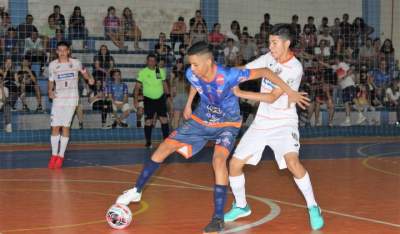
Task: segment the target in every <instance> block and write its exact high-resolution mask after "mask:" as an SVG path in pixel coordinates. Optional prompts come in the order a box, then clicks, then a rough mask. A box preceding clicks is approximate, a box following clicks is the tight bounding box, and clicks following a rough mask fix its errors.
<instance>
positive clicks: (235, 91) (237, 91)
mask: <svg viewBox="0 0 400 234" xmlns="http://www.w3.org/2000/svg"><path fill="white" fill-rule="evenodd" d="M241 91H242V90H240V88H239V86H235V87H233V88H232V92H233V94H235V96H237V97H240V96H239V95H240V92H241Z"/></svg>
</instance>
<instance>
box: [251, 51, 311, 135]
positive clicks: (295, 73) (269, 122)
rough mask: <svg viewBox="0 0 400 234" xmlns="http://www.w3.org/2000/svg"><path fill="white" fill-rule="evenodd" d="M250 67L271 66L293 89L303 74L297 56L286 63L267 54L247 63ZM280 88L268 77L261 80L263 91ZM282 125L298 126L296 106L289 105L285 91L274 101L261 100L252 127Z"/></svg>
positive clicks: (297, 85) (261, 127)
mask: <svg viewBox="0 0 400 234" xmlns="http://www.w3.org/2000/svg"><path fill="white" fill-rule="evenodd" d="M246 68H248V69H254V68H269V69H271V70H272V71H273V72H274V73H275V74H276V75H278V76H279V77H280V78H281V79H282V80H283V81H285V82H286V84H288V85H289V86H290V87H291V88H292V89H293V90H296V91H297V90H298V89H299V86H300V82H301V78H302V76H303V67H302V65H301V63H300V61H299V60H297V58H296V57H294V56H292V57H291V58H290V59H289V60H287V61H286V62H285V63H278V62H277V61H276V60H275V59H274V58H273V57H272V55H271V53H268V54H265V55H262V56H260V57H259V58H257V59H256V60H254V61H252V62H250V63H248V64H247V65H246ZM275 88H279V87H278V86H277V85H275V84H274V83H272V82H271V81H269V80H268V79H266V78H263V79H262V82H261V93H270V92H272V90H273V89H275ZM281 126H296V127H297V126H298V116H297V111H296V106H295V105H294V104H292V105H291V106H290V107H289V106H288V96H287V94H286V93H283V94H282V95H281V96H280V97H279V98H278V99H277V100H276V101H275V102H274V103H266V102H260V105H259V107H258V110H257V115H256V117H255V119H254V122H253V124H252V126H251V127H254V128H257V129H271V128H276V127H281Z"/></svg>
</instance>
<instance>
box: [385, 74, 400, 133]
mask: <svg viewBox="0 0 400 234" xmlns="http://www.w3.org/2000/svg"><path fill="white" fill-rule="evenodd" d="M386 99H387V103H386V105H387V106H388V107H389V108H390V109H391V110H394V111H396V123H395V125H396V126H397V127H400V83H399V80H393V81H392V82H391V83H390V86H389V87H388V88H387V89H386Z"/></svg>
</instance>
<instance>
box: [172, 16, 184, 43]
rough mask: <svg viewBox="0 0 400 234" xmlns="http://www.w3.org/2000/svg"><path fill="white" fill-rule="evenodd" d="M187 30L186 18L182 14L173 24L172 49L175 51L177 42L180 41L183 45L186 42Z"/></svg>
mask: <svg viewBox="0 0 400 234" xmlns="http://www.w3.org/2000/svg"><path fill="white" fill-rule="evenodd" d="M186 32H187V29H186V23H185V18H183V17H182V16H179V17H178V21H176V22H174V23H173V24H172V29H171V33H170V34H169V37H170V39H171V46H172V51H175V44H176V43H177V42H179V43H180V44H181V45H182V44H183V43H184V40H185V34H186Z"/></svg>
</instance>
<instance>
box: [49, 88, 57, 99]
mask: <svg viewBox="0 0 400 234" xmlns="http://www.w3.org/2000/svg"><path fill="white" fill-rule="evenodd" d="M49 98H50V99H54V98H56V95H55V94H54V91H53V90H50V91H49Z"/></svg>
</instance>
